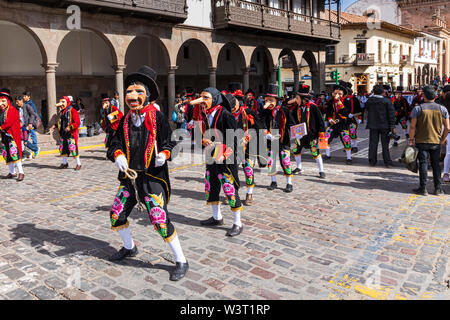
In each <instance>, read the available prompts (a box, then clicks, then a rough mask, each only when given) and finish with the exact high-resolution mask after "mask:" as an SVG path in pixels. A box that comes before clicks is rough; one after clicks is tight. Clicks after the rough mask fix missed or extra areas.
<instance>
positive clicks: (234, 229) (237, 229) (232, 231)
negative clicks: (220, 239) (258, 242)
mask: <svg viewBox="0 0 450 320" xmlns="http://www.w3.org/2000/svg"><path fill="white" fill-rule="evenodd" d="M243 229H244V226H242V227H238V226H237V225H235V224H233V226H232V227H231V229H230V230H228V231H227V236H228V237H235V236H238V235H240V234H241V232H242V230H243Z"/></svg>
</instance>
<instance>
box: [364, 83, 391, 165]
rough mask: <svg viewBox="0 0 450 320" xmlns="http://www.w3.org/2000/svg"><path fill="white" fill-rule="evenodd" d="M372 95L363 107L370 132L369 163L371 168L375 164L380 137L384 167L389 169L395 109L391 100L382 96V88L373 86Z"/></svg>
mask: <svg viewBox="0 0 450 320" xmlns="http://www.w3.org/2000/svg"><path fill="white" fill-rule="evenodd" d="M373 93H374V94H373V95H372V96H371V97H370V98H369V99H367V102H366V107H365V109H366V110H367V129H369V130H370V135H369V163H370V165H371V166H375V165H376V164H377V154H378V142H379V140H380V137H381V147H382V148H383V160H384V165H385V166H386V167H390V166H392V160H391V155H390V153H389V140H390V133H391V132H392V133H394V134H397V129H395V109H394V106H393V105H392V102H391V100H390V99H388V98H386V97H385V96H384V95H383V94H384V88H383V86H381V85H376V86H374V87H373Z"/></svg>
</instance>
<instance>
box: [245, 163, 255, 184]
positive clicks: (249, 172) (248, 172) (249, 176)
mask: <svg viewBox="0 0 450 320" xmlns="http://www.w3.org/2000/svg"><path fill="white" fill-rule="evenodd" d="M244 173H245V178H246V181H245V182H246V184H247V185H248V186H251V185H253V174H254V172H253V168H252V165H251V163H250V162H249V160H246V161H245V165H244Z"/></svg>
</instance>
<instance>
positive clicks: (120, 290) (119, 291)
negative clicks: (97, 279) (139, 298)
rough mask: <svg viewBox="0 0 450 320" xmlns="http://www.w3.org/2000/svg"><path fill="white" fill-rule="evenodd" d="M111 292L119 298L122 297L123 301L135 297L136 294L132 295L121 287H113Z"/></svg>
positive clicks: (132, 293)
mask: <svg viewBox="0 0 450 320" xmlns="http://www.w3.org/2000/svg"><path fill="white" fill-rule="evenodd" d="M111 290H112V291H114V292H115V293H117V294H118V295H119V296H122V297H124V298H125V299H131V298H133V297H134V296H136V293H134V292H133V291H131V290H128V289H126V288H122V287H114V288H112V289H111Z"/></svg>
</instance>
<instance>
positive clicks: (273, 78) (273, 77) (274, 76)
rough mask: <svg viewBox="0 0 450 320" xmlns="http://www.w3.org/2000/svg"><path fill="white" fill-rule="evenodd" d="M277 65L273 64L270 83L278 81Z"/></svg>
mask: <svg viewBox="0 0 450 320" xmlns="http://www.w3.org/2000/svg"><path fill="white" fill-rule="evenodd" d="M277 75H278V66H274V67H273V70H272V75H271V79H270V81H271V83H278V76H277Z"/></svg>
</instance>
